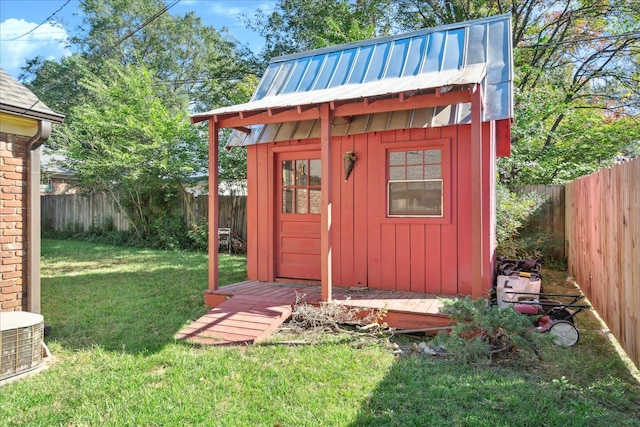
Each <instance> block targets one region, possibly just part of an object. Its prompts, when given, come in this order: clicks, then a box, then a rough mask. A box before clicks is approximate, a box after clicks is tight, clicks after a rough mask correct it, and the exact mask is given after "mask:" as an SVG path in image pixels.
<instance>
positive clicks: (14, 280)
mask: <svg viewBox="0 0 640 427" xmlns="http://www.w3.org/2000/svg"><path fill="white" fill-rule="evenodd" d="M27 142H28V138H21V137H18V136H15V135H9V134H5V133H0V217H1V218H2V220H1V221H0V311H14V310H17V311H19V310H26V309H27V296H26V290H27V277H26V276H27V258H26V249H27V247H26V245H27V217H26V213H27V210H26V202H27V181H26V179H27V177H28V173H27V170H26V156H25V152H26V147H27Z"/></svg>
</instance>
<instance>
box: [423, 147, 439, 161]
mask: <svg viewBox="0 0 640 427" xmlns="http://www.w3.org/2000/svg"><path fill="white" fill-rule="evenodd" d="M424 163H425V164H429V163H442V155H441V153H440V149H434V150H425V152H424Z"/></svg>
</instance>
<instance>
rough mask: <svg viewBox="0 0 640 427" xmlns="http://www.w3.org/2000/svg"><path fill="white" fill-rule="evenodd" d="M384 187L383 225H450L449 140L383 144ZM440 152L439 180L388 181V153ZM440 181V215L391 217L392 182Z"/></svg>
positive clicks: (450, 165) (451, 181) (451, 175)
mask: <svg viewBox="0 0 640 427" xmlns="http://www.w3.org/2000/svg"><path fill="white" fill-rule="evenodd" d="M383 145H384V149H385V150H384V156H385V157H384V168H385V173H384V185H385V191H384V195H385V201H384V210H385V211H384V219H383V222H384V223H396V224H402V223H421V224H450V223H451V211H452V209H453V207H452V203H453V202H452V197H451V187H452V185H454V183H453V174H452V162H451V140H450V139H448V138H443V139H434V140H423V141H412V142H390V143H384V144H383ZM430 149H439V150H440V171H441V173H440V178H437V179H435V178H426V179H420V180H391V179H390V170H391V167H390V166H391V165H390V153H391V152H398V151H412V150H430ZM433 180H441V181H442V192H441V210H442V212H441V213H442V215H440V216H434V215H414V214H410V215H406V214H402V215H391V214H390V192H389V188H390V184H391V183H392V182H399V181H408V182H425V181H433Z"/></svg>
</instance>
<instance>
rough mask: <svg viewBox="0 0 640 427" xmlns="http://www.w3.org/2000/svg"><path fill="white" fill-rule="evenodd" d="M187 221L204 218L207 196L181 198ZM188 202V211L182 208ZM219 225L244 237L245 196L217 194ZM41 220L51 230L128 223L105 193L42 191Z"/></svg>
mask: <svg viewBox="0 0 640 427" xmlns="http://www.w3.org/2000/svg"><path fill="white" fill-rule="evenodd" d="M181 203H182V205H181V206H182V211H183V212H184V216H185V220H186V221H187V223H192V222H198V221H205V222H206V219H207V216H208V206H209V205H208V196H206V195H204V196H198V197H196V196H192V195H188V197H187V198H185V200H182V201H181ZM185 203H189V204H190V206H191V208H192V214H191V215H190V214H189V210H188V209H186V208H185V205H184V204H185ZM219 204H220V207H219V214H218V215H219V224H220V227H224V228H231V230H232V232H234V233H235V234H236V235H237V236H239V237H240V238H241V239H243V240H245V241H246V239H247V197H246V196H219ZM40 206H41V212H40V215H41V221H42V228H43V229H52V230H55V231H65V230H78V231H80V230H82V231H87V230H89V228H91V227H100V226H101V225H102V224H103V221H105V220H107V218H111V220H113V226H114V228H115V229H116V230H118V231H127V230H129V229H130V227H131V223H130V221H129V219H128V218H127V216H126V215H124V214H122V213H121V212H120V211H119V210H118V209H117V207H116V206H115V205H114V203H113V201H112V200H111V197H110V196H109V195H108V194H105V193H92V194H88V195H83V194H64V195H44V196H41V197H40Z"/></svg>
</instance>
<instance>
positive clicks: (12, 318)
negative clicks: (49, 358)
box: [0, 311, 44, 381]
mask: <svg viewBox="0 0 640 427" xmlns="http://www.w3.org/2000/svg"><path fill="white" fill-rule="evenodd" d="M43 337H44V317H42V316H41V315H39V314H36V313H29V312H26V311H8V312H2V313H0V381H2V380H4V379H7V378H10V377H13V376H15V375H19V374H22V373H24V372H27V371H30V370H32V369H35V368H37V367H38V366H40V364H41V363H42V344H43V343H42V340H43Z"/></svg>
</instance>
